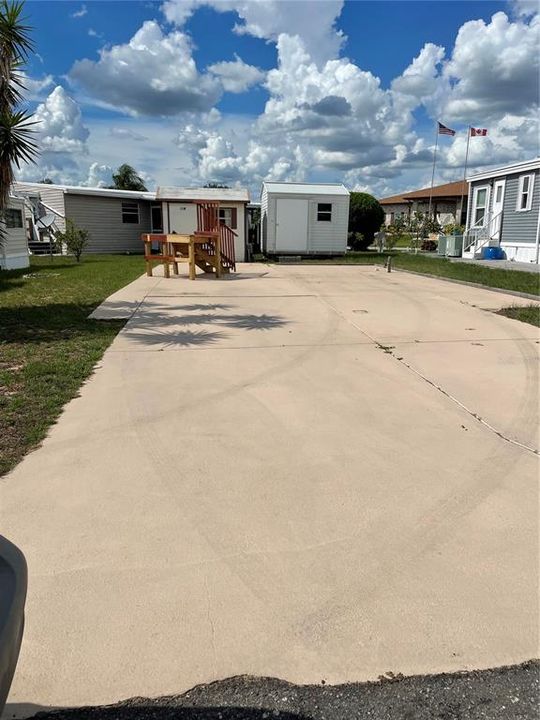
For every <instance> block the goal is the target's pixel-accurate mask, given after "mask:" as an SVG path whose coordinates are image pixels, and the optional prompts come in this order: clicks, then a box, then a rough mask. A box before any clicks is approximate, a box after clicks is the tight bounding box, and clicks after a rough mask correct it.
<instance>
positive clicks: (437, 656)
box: [0, 265, 540, 717]
mask: <svg viewBox="0 0 540 720" xmlns="http://www.w3.org/2000/svg"><path fill="white" fill-rule="evenodd" d="M516 302H517V303H519V302H520V300H519V299H517V298H515V297H509V296H506V295H503V294H500V293H495V292H491V291H488V290H478V289H475V288H469V287H464V286H461V285H457V284H451V283H447V282H444V281H437V280H432V279H429V278H422V277H417V276H414V275H410V274H405V273H398V272H393V273H391V274H387V273H386V272H384V270H383V269H382V268H372V267H371V268H367V267H335V266H298V267H296V266H281V267H272V268H271V267H266V266H262V265H252V266H248V265H246V266H243V267H242V269H241V272H240V273H239V274H237V275H233V276H230V277H229V278H227V279H225V280H223V281H221V282H218V281H216V280H214V279H205V278H201V279H199V280H197V281H196V282H189V281H188V280H187V279H185V278H184V277H179V278H171V279H170V280H165V279H162V278H152V279H150V278H141V279H140V280H137V281H136V282H135V283H132V284H131V285H130V286H128V287H127V288H126V289H124V290H123V291H121V292H120V293H117V294H116V295H115V296H113V297H112V298H110V300H109V302H108V303H105V304H104V306H102V307H101V308H100V309H99V311H98V314H99V315H100V316H102V317H112V316H119V315H120V316H122V315H131V319H130V320H129V322H128V323H127V325H126V326H125V329H124V330H123V331H122V332H121V333H120V334H119V336H118V337H117V339H116V340H115V342H114V343H113V345H112V346H111V347H110V349H109V350H108V351H107V353H106V354H105V357H104V359H103V361H102V363H101V364H100V366H99V368H98V369H97V371H96V373H95V375H94V376H93V377H92V378H91V380H90V381H89V382H88V383H87V384H86V385H85V386H84V387H83V388H82V390H81V393H80V397H79V398H77V399H75V400H74V401H72V402H71V403H70V404H69V405H68V406H67V407H66V409H65V411H64V413H63V415H62V417H61V418H60V420H59V422H58V424H57V425H56V426H55V427H54V428H53V429H52V430H51V432H50V435H49V437H48V438H47V440H46V441H45V443H44V444H43V447H42V448H40V449H39V450H37V451H36V452H34V453H32V454H30V455H29V456H27V458H26V459H25V460H24V461H23V462H22V463H21V464H20V465H19V466H18V467H17V468H16V469H15V471H14V472H12V473H11V474H10V475H9V476H7V477H6V478H4V479H3V481H2V483H1V486H0V501H1V525H2V532H3V533H4V534H6V535H7V536H8V537H10V538H11V539H12V540H13V542H15V543H16V544H17V545H19V546H20V547H21V548H22V549H23V550H24V552H25V553H26V556H27V560H28V565H29V577H30V582H29V595H28V602H27V628H26V636H25V640H24V643H23V648H22V652H21V657H20V662H19V668H18V671H17V674H16V678H15V682H14V685H13V688H12V694H11V703H12V704H11V706H10V705H8V708H7V711H6V715H7V716H8V717H11V716H13V715H14V714H15V715H17V714H18V715H19V716H24V713H25V703H32V704H33V705H34V706H35V705H38V706H40V705H41V706H73V705H81V704H86V703H91V704H93V703H105V702H114V701H117V700H120V699H122V698H126V697H130V696H134V695H147V696H156V695H163V694H168V693H180V692H183V691H184V690H187V689H188V688H190V687H192V686H193V685H195V684H197V683H202V682H208V681H212V680H215V679H219V678H225V677H229V676H233V675H238V674H243V673H247V674H253V675H264V676H277V677H279V678H282V679H286V680H291V681H294V682H300V683H304V682H320V681H321V680H323V679H324V680H325V681H326V682H328V683H340V682H346V681H351V680H365V679H370V678H376V677H377V676H378V675H379V674H381V673H384V672H387V671H393V672H394V673H398V672H401V673H403V674H410V673H424V672H437V671H443V670H444V671H449V670H457V669H466V668H482V667H489V666H496V665H503V664H507V663H513V662H518V661H521V660H525V659H527V658H530V657H533V656H536V655H537V653H538V615H537V603H536V592H537V586H538V585H537V583H538V575H537V569H538V551H537V540H538V530H539V522H538V505H537V500H538V456H537V455H536V454H535V453H534V452H533V451H534V450H535V449H536V448H537V447H538V445H539V442H538V354H539V353H538V351H539V348H540V345H539V340H540V338H539V336H538V332H537V330H536V329H534V328H533V327H531V326H528V325H525V324H522V323H519V322H517V321H514V320H509V319H506V318H504V317H501V316H498V315H495V314H493V313H491V312H488V311H487V310H489V309H495V308H498V307H501V306H503V305H509V304H512V303H516Z"/></svg>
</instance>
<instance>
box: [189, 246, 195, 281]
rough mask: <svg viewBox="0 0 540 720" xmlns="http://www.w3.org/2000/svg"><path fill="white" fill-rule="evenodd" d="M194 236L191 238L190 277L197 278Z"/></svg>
mask: <svg viewBox="0 0 540 720" xmlns="http://www.w3.org/2000/svg"><path fill="white" fill-rule="evenodd" d="M193 240H194V239H193V238H192V237H190V239H189V279H190V280H195V273H196V270H195V244H194V242H193Z"/></svg>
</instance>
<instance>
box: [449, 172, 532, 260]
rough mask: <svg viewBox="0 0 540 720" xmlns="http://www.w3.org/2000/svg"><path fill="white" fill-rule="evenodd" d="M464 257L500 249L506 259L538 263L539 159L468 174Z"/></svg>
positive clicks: (476, 255) (480, 255)
mask: <svg viewBox="0 0 540 720" xmlns="http://www.w3.org/2000/svg"><path fill="white" fill-rule="evenodd" d="M467 180H468V182H469V211H468V217H467V230H466V231H465V237H464V243H463V256H464V257H469V258H480V257H482V256H483V255H484V254H485V252H486V251H485V248H488V247H499V248H501V250H502V251H503V252H504V256H505V257H506V258H507V259H508V260H516V261H521V262H534V263H538V259H539V254H540V252H539V251H540V247H539V246H540V158H536V159H535V160H529V161H527V162H520V163H514V164H512V165H506V166H504V167H499V168H496V169H495V170H489V171H486V172H482V173H477V174H475V175H471V176H470V177H469V178H467Z"/></svg>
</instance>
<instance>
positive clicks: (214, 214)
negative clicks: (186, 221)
mask: <svg viewBox="0 0 540 720" xmlns="http://www.w3.org/2000/svg"><path fill="white" fill-rule="evenodd" d="M196 232H197V234H200V235H203V234H206V233H209V234H216V235H217V234H218V233H219V203H216V202H207V201H204V202H198V203H197V230H196Z"/></svg>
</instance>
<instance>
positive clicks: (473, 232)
mask: <svg viewBox="0 0 540 720" xmlns="http://www.w3.org/2000/svg"><path fill="white" fill-rule="evenodd" d="M502 214H503V211H502V210H500V211H499V212H498V213H495V215H493V213H486V214H485V215H484V216H483V217H482V218H480V220H478V222H476V223H475V224H474V225H471V227H470V228H468V229H467V230H466V231H465V234H464V237H463V241H464V242H463V252H468V251H469V250H470V248H471V247H472V246H473V245H474V252H477V251H478V250H480V249H482V248H483V247H484V245H485V244H486V243H488V242H490V241H491V240H492V239H493V236H494V235H495V233H497V232H498V231H499V229H500V220H502ZM496 220H498V221H499V223H498V226H499V229H497V230H495V231H494V230H493V227H494V224H495V221H496ZM471 238H472V240H471ZM468 240H470V242H469V243H468V245H465V242H466V241H468ZM478 240H481V242H480V244H478Z"/></svg>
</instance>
